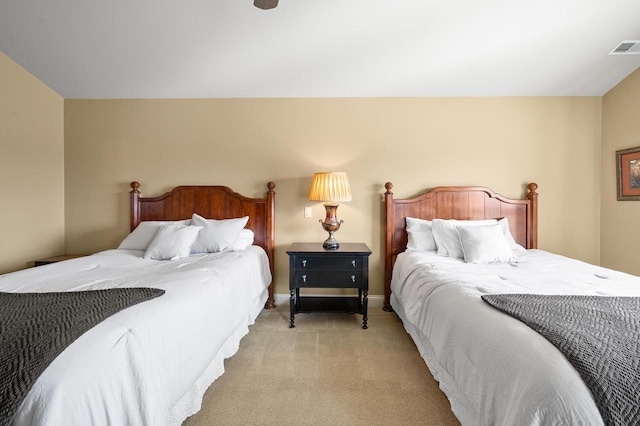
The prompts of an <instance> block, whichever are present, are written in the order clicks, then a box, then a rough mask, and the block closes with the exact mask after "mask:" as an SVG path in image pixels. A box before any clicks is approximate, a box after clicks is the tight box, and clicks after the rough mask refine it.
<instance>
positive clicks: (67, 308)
mask: <svg viewBox="0 0 640 426" xmlns="http://www.w3.org/2000/svg"><path fill="white" fill-rule="evenodd" d="M162 294H164V290H160V289H156V288H117V289H107V290H93V291H79V292H64V293H0V425H7V424H9V423H10V422H11V419H12V418H13V417H14V415H15V413H16V410H17V409H18V407H19V405H20V403H21V402H22V400H23V399H24V397H25V396H26V395H27V393H28V392H29V390H30V389H31V387H32V386H33V384H34V383H35V381H36V380H37V378H38V377H39V376H40V374H41V373H42V372H43V371H44V370H45V369H46V368H47V366H48V365H49V364H50V363H51V362H52V361H53V360H54V359H55V358H56V357H57V356H58V355H59V354H60V353H61V352H62V351H63V350H64V349H65V348H66V347H67V346H69V345H70V344H71V343H73V341H74V340H76V339H77V338H78V337H80V336H81V335H82V334H83V333H84V332H86V331H87V330H89V329H90V328H91V327H93V326H95V325H96V324H98V323H100V322H101V321H103V320H104V319H106V318H108V317H109V316H111V315H113V314H115V313H116V312H118V311H120V310H122V309H125V308H127V307H129V306H132V305H135V304H137V303H140V302H144V301H145V300H149V299H153V298H155V297H158V296H161V295H162Z"/></svg>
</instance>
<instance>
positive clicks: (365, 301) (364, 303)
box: [362, 290, 369, 330]
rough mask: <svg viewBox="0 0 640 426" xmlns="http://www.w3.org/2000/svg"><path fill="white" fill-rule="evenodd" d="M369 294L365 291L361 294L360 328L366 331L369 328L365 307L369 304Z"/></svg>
mask: <svg viewBox="0 0 640 426" xmlns="http://www.w3.org/2000/svg"><path fill="white" fill-rule="evenodd" d="M368 295H369V292H368V291H367V290H364V291H363V292H362V328H363V329H365V330H366V329H367V328H369V327H368V326H367V321H368V318H367V305H368V304H369V298H368Z"/></svg>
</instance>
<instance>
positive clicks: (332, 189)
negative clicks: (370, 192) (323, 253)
mask: <svg viewBox="0 0 640 426" xmlns="http://www.w3.org/2000/svg"><path fill="white" fill-rule="evenodd" d="M309 200H310V201H323V202H324V208H325V210H326V212H327V215H326V217H325V218H324V222H323V221H322V219H321V220H320V223H321V224H322V228H323V229H324V230H325V231H327V232H328V233H329V238H327V239H326V241H325V242H324V243H322V247H324V248H325V249H329V250H334V249H337V248H339V247H340V243H338V241H337V240H336V239H335V238H334V237H333V234H334V233H335V232H336V231H338V229H340V224H341V223H342V222H344V221H343V220H341V221H338V218H337V217H336V211H337V210H338V205H339V202H340V201H351V188H350V187H349V180H348V179H347V174H346V173H343V172H319V173H315V174H314V175H313V180H312V181H311V189H310V190H309Z"/></svg>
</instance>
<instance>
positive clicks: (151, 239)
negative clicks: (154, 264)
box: [118, 213, 255, 260]
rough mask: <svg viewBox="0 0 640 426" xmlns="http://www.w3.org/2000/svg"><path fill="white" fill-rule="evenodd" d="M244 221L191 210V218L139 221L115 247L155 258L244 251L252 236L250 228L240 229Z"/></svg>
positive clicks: (251, 240) (252, 238)
mask: <svg viewBox="0 0 640 426" xmlns="http://www.w3.org/2000/svg"><path fill="white" fill-rule="evenodd" d="M248 220H249V217H248V216H244V217H241V218H233V219H222V220H215V219H205V218H203V217H202V216H199V215H197V214H195V213H194V214H193V216H192V217H191V219H185V220H176V221H145V222H140V224H138V226H137V227H136V229H134V230H133V232H131V233H130V234H129V235H127V237H126V238H125V239H124V240H122V242H121V243H120V245H119V246H118V249H124V250H139V251H144V254H143V258H145V259H156V260H167V259H180V258H183V257H188V256H189V254H193V253H214V252H221V251H239V250H245V249H246V248H247V247H250V246H251V245H252V244H253V241H254V237H255V235H254V233H253V231H252V230H251V229H244V227H245V226H246V224H247V222H248Z"/></svg>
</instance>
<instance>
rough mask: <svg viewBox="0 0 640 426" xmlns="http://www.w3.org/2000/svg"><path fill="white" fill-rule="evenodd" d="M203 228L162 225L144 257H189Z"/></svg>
mask: <svg viewBox="0 0 640 426" xmlns="http://www.w3.org/2000/svg"><path fill="white" fill-rule="evenodd" d="M201 229H202V226H190V225H162V226H160V228H158V231H157V232H156V235H155V236H154V237H153V239H152V240H151V243H149V247H148V248H147V250H146V251H145V252H144V255H143V256H142V257H143V258H144V259H155V260H167V259H171V260H174V259H181V258H183V257H189V254H190V253H191V246H192V245H193V243H194V242H195V241H196V238H197V237H198V234H199V233H200V230H201Z"/></svg>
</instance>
